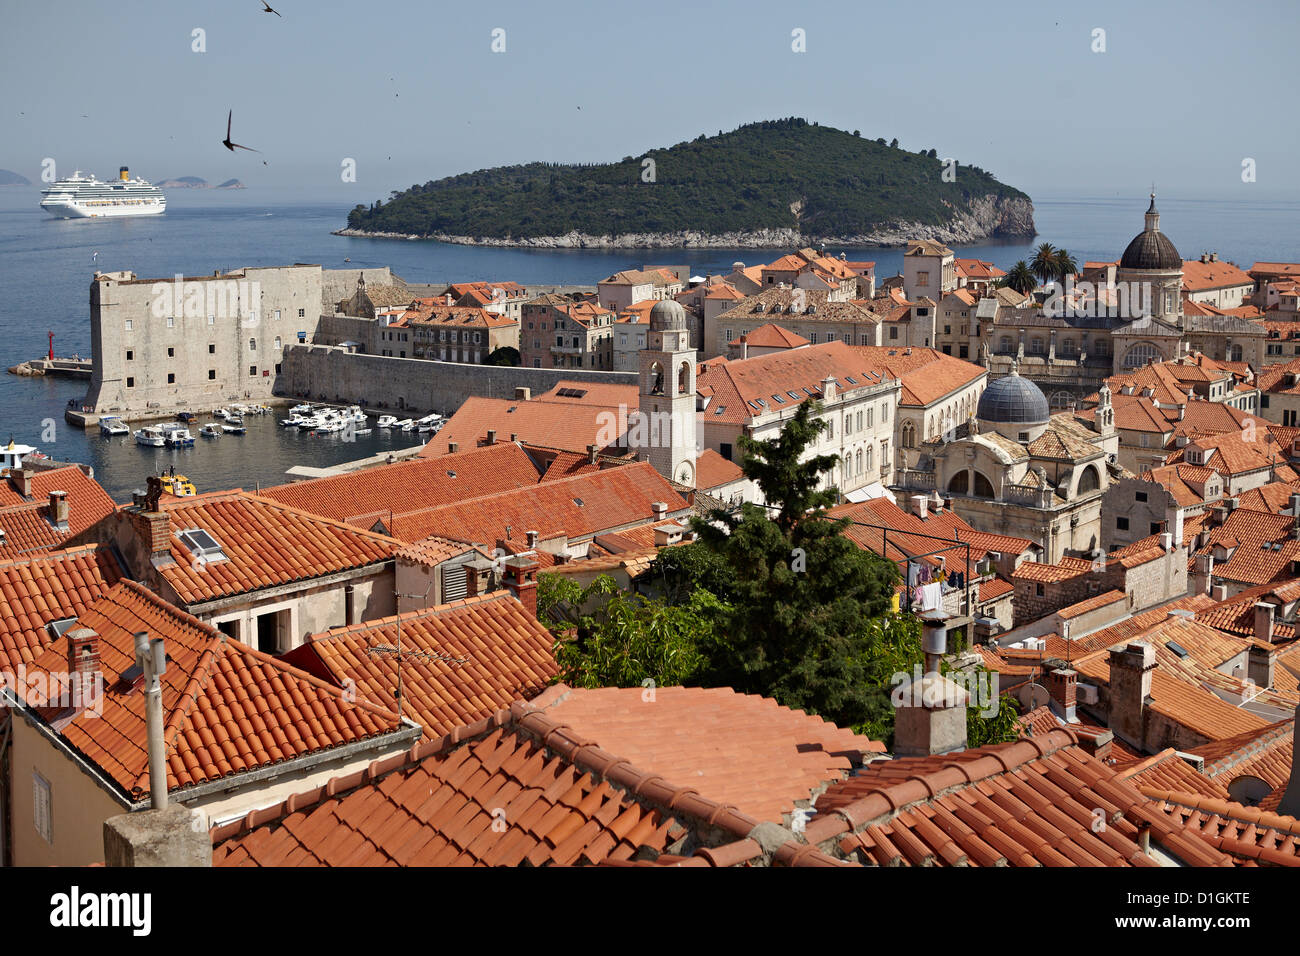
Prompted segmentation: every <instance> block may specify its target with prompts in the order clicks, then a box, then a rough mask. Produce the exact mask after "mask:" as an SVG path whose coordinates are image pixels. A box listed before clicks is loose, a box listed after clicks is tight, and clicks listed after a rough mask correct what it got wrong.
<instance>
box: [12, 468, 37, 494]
mask: <svg viewBox="0 0 1300 956" xmlns="http://www.w3.org/2000/svg"><path fill="white" fill-rule="evenodd" d="M9 483H10V484H11V485H13V486H14V491H16V492H18V494H20V495H22V496H23V497H24V498H30V497H31V496H32V473H31V472H30V471H28V470H27V469H26V468H19V469H16V470H15V471H11V472H9Z"/></svg>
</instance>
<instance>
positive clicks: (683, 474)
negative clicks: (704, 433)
mask: <svg viewBox="0 0 1300 956" xmlns="http://www.w3.org/2000/svg"><path fill="white" fill-rule="evenodd" d="M639 390H640V402H639V410H640V413H641V414H640V420H639V421H638V422H637V423H636V426H635V427H634V431H635V433H636V436H637V438H638V441H637V442H636V443H635V447H636V448H637V449H638V450H640V449H644V450H645V451H646V458H647V459H648V460H649V461H650V463H651V464H652V465H654V467H655V471H657V472H659V474H661V475H663V476H664V477H665V478H668V479H669V480H671V481H676V482H679V483H680V484H683V485H687V486H690V487H694V486H695V460H696V457H697V456H698V449H697V446H696V432H697V429H696V419H695V350H694V349H693V348H691V333H690V329H689V327H688V323H687V320H686V310H685V309H684V308H682V305H681V303H679V302H676V301H674V300H673V299H665V300H663V301H662V302H660V303H658V304H657V305H655V307H654V308H653V309H651V310H650V332H649V334H648V335H647V336H646V348H644V349H643V350H642V351H641V353H640V385H639ZM630 444H631V443H630Z"/></svg>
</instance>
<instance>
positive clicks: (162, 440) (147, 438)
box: [135, 425, 167, 448]
mask: <svg viewBox="0 0 1300 956" xmlns="http://www.w3.org/2000/svg"><path fill="white" fill-rule="evenodd" d="M135 443H136V444H137V445H146V446H148V447H150V448H163V447H164V446H166V444H167V434H166V433H165V432H164V431H163V430H162V428H161V427H159V426H158V425H146V426H145V427H144V428H138V429H136V432H135Z"/></svg>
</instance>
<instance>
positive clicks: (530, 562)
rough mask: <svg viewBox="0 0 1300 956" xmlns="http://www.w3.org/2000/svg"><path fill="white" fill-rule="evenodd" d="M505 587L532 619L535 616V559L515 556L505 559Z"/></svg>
mask: <svg viewBox="0 0 1300 956" xmlns="http://www.w3.org/2000/svg"><path fill="white" fill-rule="evenodd" d="M506 587H507V588H509V589H510V593H511V594H513V595H514V596H515V599H516V600H517V601H518V602H519V603H520V604H522V605H523V606H524V609H525V610H527V611H528V613H529V614H531V615H532V616H533V617H536V616H537V559H536V558H534V557H533V556H532V555H531V554H528V553H524V554H516V555H512V556H511V557H509V558H507V559H506Z"/></svg>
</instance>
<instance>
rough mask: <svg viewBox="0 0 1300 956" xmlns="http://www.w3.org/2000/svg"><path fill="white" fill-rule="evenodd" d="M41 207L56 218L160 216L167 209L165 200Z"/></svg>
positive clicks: (61, 204)
mask: <svg viewBox="0 0 1300 956" xmlns="http://www.w3.org/2000/svg"><path fill="white" fill-rule="evenodd" d="M41 208H42V209H44V210H45V211H46V212H47V213H49V214H50V215H51V216H53V217H55V218H56V219H115V218H117V217H118V216H159V215H162V214H163V213H164V212H166V211H167V204H166V203H165V202H140V203H123V204H121V205H118V204H107V205H102V206H100V205H90V204H88V203H44V202H43V203H41Z"/></svg>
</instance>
